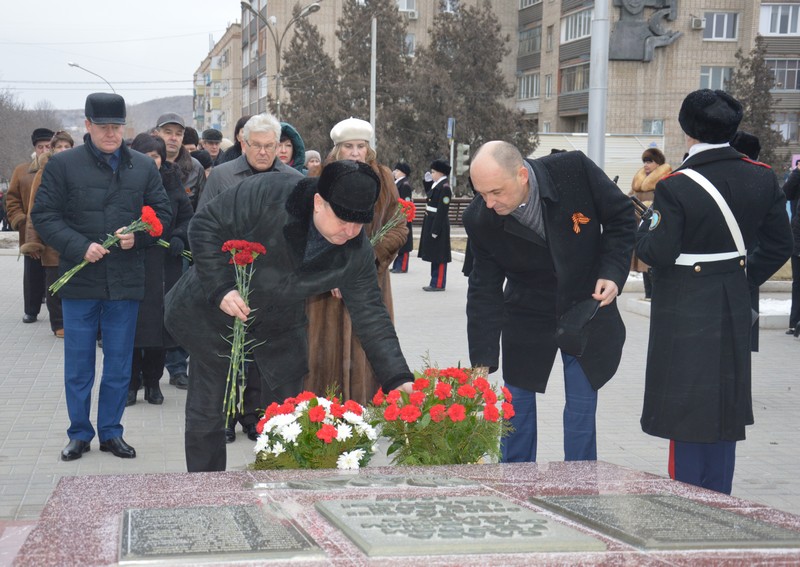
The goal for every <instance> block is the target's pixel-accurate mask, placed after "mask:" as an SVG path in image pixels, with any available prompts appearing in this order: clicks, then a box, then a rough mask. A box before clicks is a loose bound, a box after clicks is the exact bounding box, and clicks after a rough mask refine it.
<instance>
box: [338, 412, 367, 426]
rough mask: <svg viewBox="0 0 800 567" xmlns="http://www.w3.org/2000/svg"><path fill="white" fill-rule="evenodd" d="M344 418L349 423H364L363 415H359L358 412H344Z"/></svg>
mask: <svg viewBox="0 0 800 567" xmlns="http://www.w3.org/2000/svg"><path fill="white" fill-rule="evenodd" d="M342 419H344V420H345V421H346V422H347V423H352V424H353V425H355V424H357V423H364V417H363V416H361V415H358V414H357V413H353V412H351V411H346V412H344V415H343V416H342Z"/></svg>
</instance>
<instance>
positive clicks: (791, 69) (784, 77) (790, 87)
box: [766, 59, 800, 91]
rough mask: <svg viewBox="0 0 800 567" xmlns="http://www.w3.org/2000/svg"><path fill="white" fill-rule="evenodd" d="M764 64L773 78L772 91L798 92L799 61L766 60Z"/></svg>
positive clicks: (799, 77)
mask: <svg viewBox="0 0 800 567" xmlns="http://www.w3.org/2000/svg"><path fill="white" fill-rule="evenodd" d="M766 64H767V67H769V68H770V69H772V73H773V75H774V77H775V86H774V87H772V88H773V89H775V90H779V91H800V73H798V70H800V59H767V60H766Z"/></svg>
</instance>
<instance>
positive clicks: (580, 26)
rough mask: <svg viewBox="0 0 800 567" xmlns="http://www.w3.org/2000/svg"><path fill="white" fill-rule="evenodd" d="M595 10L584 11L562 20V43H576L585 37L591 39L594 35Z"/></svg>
mask: <svg viewBox="0 0 800 567" xmlns="http://www.w3.org/2000/svg"><path fill="white" fill-rule="evenodd" d="M593 15H594V9H592V8H589V9H588V10H582V11H580V12H575V13H574V14H570V15H569V16H567V17H566V18H564V19H563V20H561V43H567V42H569V41H575V40H576V39H581V38H583V37H589V35H590V34H591V33H592V16H593Z"/></svg>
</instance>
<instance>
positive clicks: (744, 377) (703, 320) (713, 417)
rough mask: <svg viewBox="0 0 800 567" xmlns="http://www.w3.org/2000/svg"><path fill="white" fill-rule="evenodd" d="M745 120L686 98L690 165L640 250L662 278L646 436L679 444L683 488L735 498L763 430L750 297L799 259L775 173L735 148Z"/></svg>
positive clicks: (683, 119) (643, 228)
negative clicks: (740, 451) (755, 399)
mask: <svg viewBox="0 0 800 567" xmlns="http://www.w3.org/2000/svg"><path fill="white" fill-rule="evenodd" d="M741 119H742V106H741V104H739V102H738V101H737V100H735V99H734V98H733V97H731V96H730V95H729V94H727V93H726V92H723V91H711V90H709V89H703V90H699V91H695V92H692V93H690V94H689V95H688V96H687V97H686V98H685V99H684V101H683V104H682V105H681V110H680V114H679V116H678V121H679V122H680V125H681V128H682V129H683V131H684V132H685V133H686V138H687V148H688V150H689V153H688V157H687V158H686V160H685V161H684V162H683V163H682V164H681V165H680V167H678V168H677V169H676V170H675V171H674V172H673V174H672V175H669V176H667V177H665V178H664V179H662V180H661V181H660V182H659V183H658V185H657V186H656V192H655V199H654V201H653V207H652V209H653V211H652V217H651V218H649V219H646V220H644V221H643V222H642V224H641V225H640V227H639V231H638V233H637V242H636V253H637V254H638V255H639V257H640V258H642V260H644V261H645V262H647V263H648V264H649V265H651V266H653V267H654V268H655V271H656V279H655V281H654V282H653V302H652V307H651V316H650V343H649V346H648V351H647V372H646V380H645V391H644V408H643V410H642V418H641V423H642V429H643V430H644V431H645V433H649V434H650V435H654V436H657V437H662V438H665V439H670V440H671V447H670V467H669V470H670V475H671V476H672V478H674V479H676V480H680V481H683V482H687V483H689V484H694V485H697V486H702V487H704V488H709V489H711V490H716V491H718V492H724V493H726V494H730V492H731V485H732V482H733V471H734V463H735V458H736V442H737V441H740V440H743V439H744V438H745V426H746V425H749V424H752V423H753V404H752V399H751V391H750V390H751V388H750V381H751V376H750V371H751V367H750V356H751V355H750V333H751V325H752V319H753V315H752V310H751V307H750V289H751V286H759V285H761V284H762V283H763V282H764V281H766V280H767V279H768V278H769V277H770V276H771V275H772V274H773V273H775V271H776V270H778V269H779V268H780V267H781V266H782V265H783V264H784V263H785V262H786V260H787V259H788V258H789V256H790V255H791V253H792V235H791V231H790V228H789V219H788V216H787V215H786V199H785V198H784V195H783V193H782V192H781V190H780V187H779V186H778V180H777V178H776V177H775V174H774V173H773V172H772V170H771V169H770V168H769V166H767V165H764V164H762V163H758V162H754V161H752V160H750V159H749V158H747V157H746V156H744V155H742V154H740V153H739V152H737V151H736V150H735V149H733V148H732V147H730V144H729V143H728V142H729V140H730V139H731V138H732V137H733V135H734V134H735V133H736V129H737V127H738V125H739V122H740V121H741ZM646 217H647V215H646V216H645V218H646Z"/></svg>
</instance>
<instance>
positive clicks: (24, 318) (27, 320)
mask: <svg viewBox="0 0 800 567" xmlns="http://www.w3.org/2000/svg"><path fill="white" fill-rule="evenodd" d="M37 319H38V316H36V315H28V314H27V313H25V315H23V316H22V322H23V323H35V322H36V320H37Z"/></svg>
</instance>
